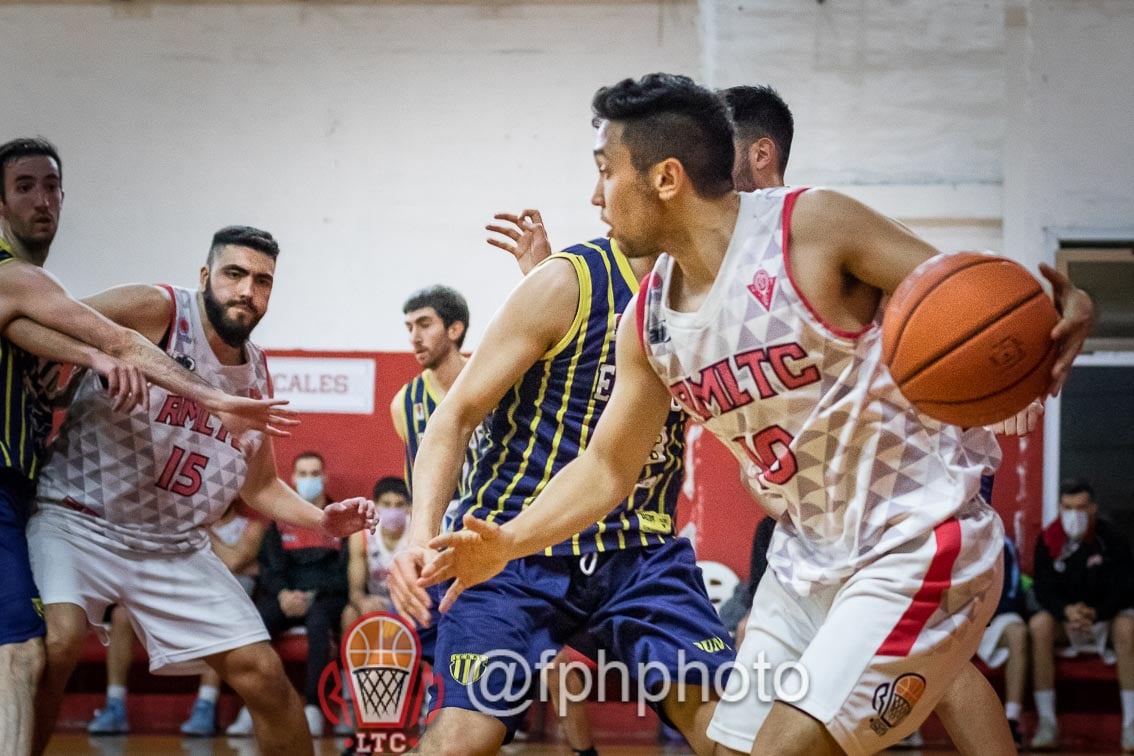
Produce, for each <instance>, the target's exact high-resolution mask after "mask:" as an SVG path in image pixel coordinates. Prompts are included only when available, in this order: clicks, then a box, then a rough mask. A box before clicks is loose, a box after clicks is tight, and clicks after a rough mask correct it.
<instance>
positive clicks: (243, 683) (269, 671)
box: [225, 643, 291, 696]
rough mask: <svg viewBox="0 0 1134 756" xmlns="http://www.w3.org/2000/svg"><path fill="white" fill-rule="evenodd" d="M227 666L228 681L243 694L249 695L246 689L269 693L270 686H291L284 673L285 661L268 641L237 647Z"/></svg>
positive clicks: (253, 691) (226, 663)
mask: <svg viewBox="0 0 1134 756" xmlns="http://www.w3.org/2000/svg"><path fill="white" fill-rule="evenodd" d="M225 667H226V668H227V674H226V678H227V679H226V682H227V683H228V684H229V685H231V686H232V687H233V688H234V689H236V691H237V692H238V693H240V695H241V696H246V695H247V694H246V693H245V690H247V691H249V692H251V693H253V694H255V693H267V692H269V690H268V689H269V688H271V689H275V688H278V687H284V688H290V687H291V684H290V683H289V682H288V680H287V676H286V675H285V674H284V668H283V662H281V661H280V657H279V655H278V654H276V652H275V651H273V650H272V647H271V646H269V645H268V644H267V643H255V644H253V645H251V646H245V647H243V648H238V649H236V650H235V651H233V652H232V653H231V655H230V656H229V658H228V659H227V660H226V662H225ZM242 689H244V690H242Z"/></svg>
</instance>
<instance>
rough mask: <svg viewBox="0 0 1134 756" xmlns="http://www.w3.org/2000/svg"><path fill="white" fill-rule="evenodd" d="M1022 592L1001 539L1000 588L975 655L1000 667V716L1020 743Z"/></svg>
mask: <svg viewBox="0 0 1134 756" xmlns="http://www.w3.org/2000/svg"><path fill="white" fill-rule="evenodd" d="M1024 614H1025V609H1024V591H1023V586H1022V584H1021V581H1020V558H1019V556H1018V555H1017V554H1016V546H1015V544H1013V543H1012V540H1011V539H1010V538H1005V539H1004V589H1003V590H1002V591H1001V593H1000V603H999V604H998V605H997V606H996V614H994V615H993V616H992V621H990V622H989V623H988V628H987V629H986V630H985V631H984V637H983V638H982V639H981V642H980V647H979V648H978V649H977V655H978V656H979V657H980V658H981V660H982V661H983V662H984V663H985V664H986V665H987V666H988V668H989V669H999V668H1000V667H1001V666H1004V665H1005V664H1007V667H1005V670H1004V716H1006V717H1007V718H1008V726H1009V727H1010V728H1011V729H1012V739H1013V740H1014V741H1016V745H1017V746H1023V744H1024V743H1023V738H1022V736H1021V735H1020V713H1021V712H1022V711H1023V701H1024V685H1025V684H1026V683H1027V679H1028V626H1027V625H1026V624H1025V623H1024Z"/></svg>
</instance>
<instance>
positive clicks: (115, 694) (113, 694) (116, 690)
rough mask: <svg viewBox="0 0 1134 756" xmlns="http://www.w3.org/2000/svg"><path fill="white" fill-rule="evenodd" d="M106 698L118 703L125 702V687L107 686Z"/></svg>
mask: <svg viewBox="0 0 1134 756" xmlns="http://www.w3.org/2000/svg"><path fill="white" fill-rule="evenodd" d="M106 697H107V698H108V699H110V698H117V699H118V700H119V701H125V700H126V686H125V685H107V686H106Z"/></svg>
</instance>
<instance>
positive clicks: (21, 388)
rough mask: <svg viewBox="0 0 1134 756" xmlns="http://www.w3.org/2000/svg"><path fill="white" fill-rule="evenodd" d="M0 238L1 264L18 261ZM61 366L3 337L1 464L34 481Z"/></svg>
mask: <svg viewBox="0 0 1134 756" xmlns="http://www.w3.org/2000/svg"><path fill="white" fill-rule="evenodd" d="M15 259H16V257H15V255H13V254H12V250H11V247H9V246H8V243H7V242H6V241H5V240H4V238H3V237H0V266H2V265H5V264H8V263H10V262H12V261H13V260H15ZM58 367H59V366H58V365H54V364H53V363H48V362H45V361H41V360H40V359H39V358H38V357H36V356H35V355H33V354H29V353H27V352H25V351H24V350H23V349H21V348H20V347H18V346H16V345H15V344H13V343H12V342H10V341H8V340H7V339H5V338H0V392H3V393H0V402H2V403H3V407H4V417H3V419H2V420H0V467H6V468H11V469H13V470H16V471H18V472H20V473H22V474H23V475H24V476H25V477H26V478H27V479H28V480H35V477H36V475H37V474H38V473H39V468H40V464H41V463H42V458H43V454H44V448H43V447H44V444H45V443H46V441H47V436H48V434H49V433H50V431H51V408H50V407H49V406H47V403H46V401H45V391H46V390H47V389H48V388H49V386H50V385H51V384H53V383H54V379H55V378H56V377H57V376H58Z"/></svg>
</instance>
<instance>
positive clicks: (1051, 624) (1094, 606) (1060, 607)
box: [1028, 479, 1134, 752]
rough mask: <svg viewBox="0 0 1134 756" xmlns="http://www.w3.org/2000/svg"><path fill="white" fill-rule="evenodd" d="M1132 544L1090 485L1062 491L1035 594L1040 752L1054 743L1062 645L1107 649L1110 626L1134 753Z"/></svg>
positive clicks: (1039, 554) (1126, 746)
mask: <svg viewBox="0 0 1134 756" xmlns="http://www.w3.org/2000/svg"><path fill="white" fill-rule="evenodd" d="M1132 567H1134V564H1132V559H1131V554H1130V545H1129V544H1128V543H1127V542H1126V539H1125V538H1123V537H1122V536H1121V535H1120V534H1119V533H1118V532H1117V531H1116V530H1115V529H1114V528H1113V527H1111V526H1109V525H1108V524H1107V523H1106V522H1105V521H1103V520H1101V519H1099V517H1098V505H1097V504H1096V503H1095V500H1094V492H1093V490H1092V489H1091V486H1090V484H1089V483H1088V482H1087V481H1085V480H1081V479H1075V480H1068V481H1065V482H1064V483H1063V485H1062V486H1061V487H1060V491H1059V519H1057V520H1056V521H1055V522H1053V523H1052V524H1051V525H1049V526H1048V527H1047V528H1046V529H1045V530H1044V532H1043V533H1042V534H1041V535H1040V537H1039V539H1038V540H1037V542H1036V550H1035V560H1034V568H1035V597H1036V601H1037V602H1038V604H1039V606H1040V610H1039V611H1038V612H1037V613H1036V614H1035V615H1034V616H1033V617H1032V618H1031V619H1030V620H1029V622H1028V625H1029V629H1030V630H1031V636H1032V661H1033V668H1034V672H1033V674H1034V688H1035V699H1036V712H1037V714H1038V715H1039V721H1038V723H1037V725H1036V732H1035V735H1034V736H1033V737H1032V743H1031V745H1032V748H1033V749H1046V748H1054V747H1055V746H1056V745H1057V743H1058V740H1059V726H1058V724H1057V720H1056V715H1055V645H1056V643H1060V644H1070V645H1071V646H1072V647H1073V648H1076V649H1077V648H1083V647H1087V646H1094V647H1095V648H1096V649H1101V648H1103V646H1104V640H1103V637H1104V636H1105V635H1106V633H1107V632H1108V631H1109V635H1110V641H1111V643H1112V644H1113V646H1114V652H1115V656H1116V657H1117V661H1118V686H1119V689H1120V692H1121V697H1122V748H1123V751H1126V752H1130V751H1134V613H1132V612H1131V611H1130V609H1131V606H1132V603H1134V602H1132V600H1131V599H1132V594H1131V590H1130V585H1131V582H1130V573H1131V569H1132Z"/></svg>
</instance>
